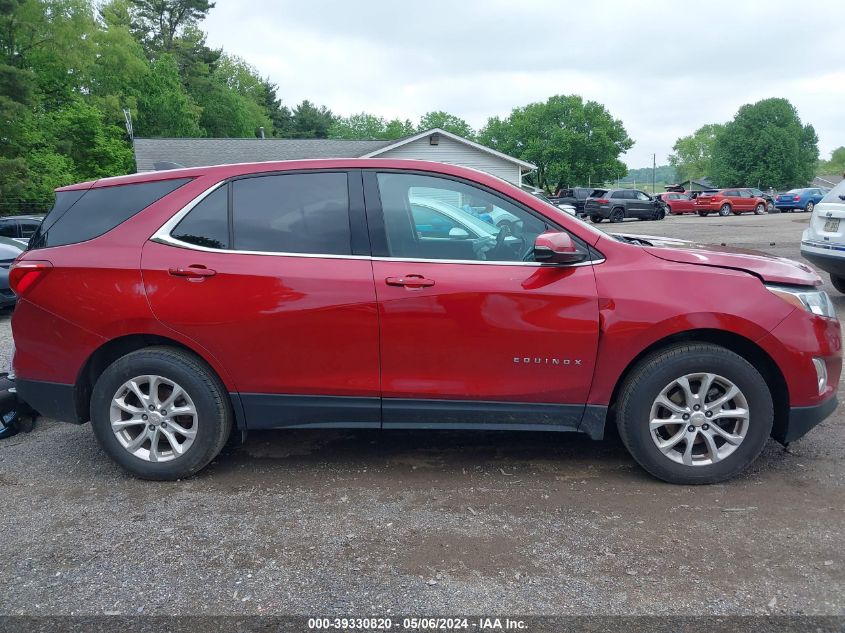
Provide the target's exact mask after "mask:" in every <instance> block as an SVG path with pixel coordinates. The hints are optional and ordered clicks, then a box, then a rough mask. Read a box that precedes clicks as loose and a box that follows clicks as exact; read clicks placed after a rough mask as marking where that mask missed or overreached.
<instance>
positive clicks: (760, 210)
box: [754, 202, 766, 215]
mask: <svg viewBox="0 0 845 633" xmlns="http://www.w3.org/2000/svg"><path fill="white" fill-rule="evenodd" d="M765 212H766V205H765V204H763V203H762V202H761V203H760V204H758V205H757V206H756V207H754V213H755V215H763V214H764V213H765Z"/></svg>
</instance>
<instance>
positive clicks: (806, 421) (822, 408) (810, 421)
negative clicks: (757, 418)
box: [772, 396, 839, 444]
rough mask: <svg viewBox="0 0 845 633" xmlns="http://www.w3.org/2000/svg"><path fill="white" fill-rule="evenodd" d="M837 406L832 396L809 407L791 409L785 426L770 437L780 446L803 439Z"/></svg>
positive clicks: (837, 402) (834, 397)
mask: <svg viewBox="0 0 845 633" xmlns="http://www.w3.org/2000/svg"><path fill="white" fill-rule="evenodd" d="M838 405H839V401H838V400H837V399H836V396H832V397H830V398H828V399H827V400H825V401H824V402H821V403H819V404H816V405H813V406H811V407H791V408H790V409H789V419H788V420H787V422H786V424H785V425H781V428H778V429H775V430H774V431H773V432H772V437H773V438H775V439H776V440H777V441H778V442H780V443H781V444H789V443H790V442H794V441H795V440H797V439H799V438H802V437H804V436H805V435H806V434H807V433H808V432H809V431H810V430H811V429H812V428H813V427H815V426H816V425H817V424H819V423H820V422H822V421H823V420H824V419H825V418H827V417H828V416H829V415H830V414H831V413H833V412H834V411H835V410H836V407H837V406H838Z"/></svg>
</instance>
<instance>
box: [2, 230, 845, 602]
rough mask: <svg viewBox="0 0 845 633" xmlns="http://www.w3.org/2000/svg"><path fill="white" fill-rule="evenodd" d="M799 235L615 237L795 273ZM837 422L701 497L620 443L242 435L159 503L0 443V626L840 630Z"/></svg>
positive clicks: (89, 461)
mask: <svg viewBox="0 0 845 633" xmlns="http://www.w3.org/2000/svg"><path fill="white" fill-rule="evenodd" d="M806 222H807V216H806V215H805V214H795V215H792V214H782V215H767V216H742V217H729V218H719V217H715V216H712V217H708V218H699V217H692V216H689V217H679V218H668V219H666V220H665V221H663V222H636V221H634V222H627V223H625V224H624V226H620V225H614V227H613V228H614V230H619V231H621V232H637V233H644V234H658V235H667V236H672V237H681V238H688V239H695V240H699V241H705V242H716V243H726V244H730V245H740V246H745V247H755V248H759V249H762V250H765V251H768V252H771V253H775V254H778V255H783V256H787V257H791V258H795V259H799V258H800V255H799V251H798V249H799V241H800V236H801V231H802V230H803V228H804V226H805V225H806ZM601 227H602V228H605V229H607V228H608V225H607V224H606V223H605V224H602V225H601ZM826 286H827V289H828V291H829V292H831V296H832V297H833V300H834V302H835V304H836V306H837V309H838V310H839V314H840V316H843V313H845V297H843V296H842V295H839V294H838V293H836V291H834V290H833V289H832V288H831V287H830V286H829V284H826ZM8 330H9V323H8V315H4V316H2V317H0V332H2V335H1V336H2V339H0V356H2V355H5V356H7V355H8V353H9V345H10V338H9V333H8ZM840 399H842V393H841V391H840ZM843 416H845V407H842V408H840V410H839V411H838V412H837V413H836V414H834V415H833V416H832V417H831V418H830V419H829V420H827V421H826V422H825V423H824V424H822V425H821V426H819V427H818V428H816V429H815V430H814V431H813V432H811V433H810V434H809V435H808V436H806V437H805V438H804V439H802V440H800V441H798V442H795V443H794V444H793V445H792V446H791V447H790V449H789V451H785V450H784V449H783V448H782V447H781V446H780V445H778V444H776V443H775V442H774V441H770V442H769V444H768V446H767V448H766V449H765V451H764V453H763V455H762V456H761V457H760V459H759V460H758V461H757V462H756V463H755V464H754V466H753V467H752V468H751V469H750V471H749V472H748V473H747V474H745V475H744V476H742V477H740V478H738V479H736V480H734V481H731V482H728V483H726V484H722V485H714V486H706V487H683V486H671V485H667V484H664V483H661V482H659V481H656V480H655V479H653V478H651V477H650V476H649V475H647V474H646V473H645V472H643V471H642V470H641V469H640V468H639V467H638V466H637V465H636V464H635V463H634V462H633V460H632V459H631V458H630V457H628V455H627V454H626V452H625V450H624V448H623V447H622V445H621V443H620V441H619V440H618V438H616V437H615V436H614V435H613V434H611V435H610V437H608V439H606V440H604V441H602V442H593V441H590V440H589V439H587V438H586V437H581V436H576V435H568V434H534V433H478V432H373V431H277V432H262V433H253V434H251V435H250V436H249V439H248V441H247V443H246V445H245V446H243V447H242V448H241V449H240V450H239V451H237V452H235V453H233V454H227V455H223V456H221V457H219V458H218V459H217V460H216V461H215V462H214V463H213V464H212V465H211V467H209V468H208V469H207V470H206V471H204V472H203V473H202V474H201V475H200V476H198V477H196V478H194V479H191V480H188V481H182V482H176V483H152V482H144V481H139V480H135V479H133V478H131V477H129V476H127V475H126V474H124V473H123V472H122V471H121V470H119V469H118V468H117V467H116V466H114V465H112V463H111V462H110V461H109V460H108V459H107V458H106V456H105V455H104V454H103V453H102V452H101V451H100V449H99V448H98V446H97V445H96V443H95V441H94V438H93V435H92V434H91V430H90V428H88V426H87V425H86V426H81V427H79V426H71V425H68V424H63V423H59V422H54V421H51V420H40V421H39V422H38V423H37V424H36V427H35V430H34V431H33V432H32V433H29V434H21V435H18V436H16V437H14V438H12V439H9V440H5V441H2V442H0V587H2V591H0V614H40V615H45V614H104V613H105V614H126V615H136V614H156V615H165V614H298V615H308V616H318V615H328V614H333V615H334V614H338V615H344V614H353V615H389V614H406V615H407V614H413V615H422V614H440V615H448V614H508V613H518V614H524V615H528V614H563V613H566V614H598V613H602V614H654V615H663V614H768V613H771V614H784V613H786V614H818V615H821V614H829V615H843V614H845V557H843V552H845V548H843V545H842V544H843V536H845V471H843V467H842V466H843V460H845V426H843Z"/></svg>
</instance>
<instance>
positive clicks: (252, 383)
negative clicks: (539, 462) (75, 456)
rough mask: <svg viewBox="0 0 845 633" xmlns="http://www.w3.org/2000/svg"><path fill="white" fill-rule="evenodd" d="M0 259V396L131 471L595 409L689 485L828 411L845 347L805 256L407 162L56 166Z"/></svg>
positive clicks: (728, 472) (579, 416) (532, 425)
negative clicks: (4, 388) (726, 241)
mask: <svg viewBox="0 0 845 633" xmlns="http://www.w3.org/2000/svg"><path fill="white" fill-rule="evenodd" d="M505 214H507V216H508V217H512V220H510V221H509V222H507V223H501V224H500V225H496V224H495V223H493V222H492V221H491V220H490V218H493V217H504V215H505ZM10 280H11V284H12V288H13V289H14V291H15V292H16V293H17V295H18V297H19V301H18V307H17V310H16V311H15V313H14V316H13V323H12V325H13V332H14V342H15V346H16V347H15V353H14V363H13V369H14V372H15V374H16V381H17V382H16V385H17V391H18V394H19V396H20V397H21V398H22V399H23V400H24V401H26V402H27V403H29V404H30V405H31V406H32V407H33V408H34V409H36V410H37V411H39V412H40V413H41V414H42V415H45V416H51V417H54V418H58V419H61V420H67V421H70V422H75V423H83V422H86V421H89V420H90V421H91V425H92V427H93V431H94V434H95V436H96V438H97V440H98V441H99V443H100V445H101V446H102V448H103V450H104V451H105V452H106V453H108V455H109V456H110V457H111V458H112V459H114V460H115V461H116V462H118V463H119V464H120V465H121V466H123V467H124V468H125V469H127V470H128V471H130V472H132V473H134V474H135V475H137V476H139V477H143V478H148V479H177V478H183V477H187V476H190V475H191V474H193V473H196V472H197V471H199V470H200V469H202V468H203V467H205V466H206V465H207V464H208V463H209V462H210V461H211V460H212V459H213V458H214V457H215V456H216V455H217V454H218V452H219V451H220V450H221V448H222V447H223V446H224V444H225V443H226V442H227V440H228V438H229V436H230V435H231V434H232V433H233V432H244V431H246V430H252V429H269V428H274V429H278V428H285V429H289V428H304V427H308V428H381V429H484V430H490V429H494V430H495V429H498V430H527V431H577V432H581V433H585V434H587V435H588V436H589V437H591V438H594V439H601V438H602V437H603V434H604V433H605V429H606V426H607V425H608V424H614V423H615V424H616V425H617V427H618V429H619V434H620V436H621V438H622V441H623V442H624V444H625V446H626V447H627V448H628V450H629V451H630V453H631V455H632V456H633V458H634V459H635V460H636V461H637V462H638V463H639V464H641V465H642V467H643V468H645V469H646V470H647V471H648V472H650V473H652V474H653V475H655V476H656V477H659V478H661V479H664V480H666V481H669V482H675V483H685V484H698V483H710V482H715V481H719V480H724V479H727V478H729V477H731V476H733V475H736V474H737V473H739V472H740V471H742V470H743V469H744V468H746V467H747V466H748V465H749V464H750V463H751V462H752V461H753V460H754V459H755V458H756V457H757V456H758V455H759V453H760V451H761V450H762V448H763V446H764V444H765V443H766V441H767V439H768V438H769V437H770V436H771V437H774V438H775V439H776V440H778V441H779V442H781V443H788V442H790V441H792V440H795V439H797V438H799V437H801V436H802V435H804V434H805V433H806V432H807V431H809V430H810V429H811V428H812V427H813V426H815V425H816V424H818V423H819V422H820V421H821V420H823V419H824V418H825V417H826V416H828V415H829V414H830V413H831V412H832V411H833V410H834V409H835V407H836V404H837V402H836V388H837V385H838V383H839V375H840V371H841V365H842V348H841V347H842V346H841V336H840V329H839V322H838V321H837V319H836V314H835V311H834V308H833V306H832V304H831V301H830V299H829V298H828V296H827V294H826V293H825V292H823V291H822V290H821V289H820V288H819V284H820V283H821V282H820V279H819V277H818V276H817V275H816V273H815V272H813V270H812V269H810V268H809V267H807V266H805V265H802V264H798V263H795V262H792V261H789V260H785V259H781V258H777V257H770V256H767V255H764V254H762V253H756V252H750V251H742V250H736V249H729V248H717V247H705V246H700V245H697V244H693V243H690V242H682V241H677V240H667V239H660V238H642V237H632V236H624V235H609V234H605V233H603V232H601V231H599V230H597V229H596V228H594V227H591V226H589V225H588V224H586V223H585V222H582V221H580V220H578V219H575V218H573V217H571V216H569V215H567V214H566V213H563V212H561V211H560V210H559V209H557V208H556V207H554V206H551V205H549V204H547V203H545V202H544V201H542V200H541V199H539V198H537V197H535V196H532V195H530V194H528V193H527V192H524V191H522V190H520V189H518V188H516V187H514V186H512V185H510V184H507V183H505V182H504V181H503V180H500V179H498V178H495V177H493V176H490V175H487V174H484V173H481V172H478V171H474V170H471V169H466V168H462V167H455V166H449V165H442V164H437V163H428V162H419V161H404V160H373V159H350V160H320V161H317V160H315V161H292V162H274V163H257V164H240V165H223V166H215V167H197V168H189V169H178V170H173V171H164V172H153V173H142V174H135V175H130V176H123V177H118V178H106V179H102V180H97V181H95V182H86V183H82V184H77V185H72V186H69V187H63V188H61V189H58V190H57V195H56V201H55V205H54V207H53V209H52V210H51V211H50V213H49V215H48V216H47V217H46V219H45V220H44V222H43V224H41V226H40V228H39V229H38V231H37V233H36V234H35V235H34V236H33V237H32V239H31V241H30V244H29V248H28V250H27V251H25V252H24V253H23V254H22V255H21V256H20V257H19V258H18V259H17V260H16V262H15V263H14V265H13V267H12V269H11V272H10Z"/></svg>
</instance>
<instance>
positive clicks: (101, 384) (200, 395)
mask: <svg viewBox="0 0 845 633" xmlns="http://www.w3.org/2000/svg"><path fill="white" fill-rule="evenodd" d="M142 375H158V376H162V377H164V378H167V379H169V380H173V381H174V382H176V383H177V384H179V385H180V386H181V387H182V388H183V389H184V390H185V391H186V392H187V393H188V394H189V395H190V397H191V399H192V400H193V403H194V406H195V407H196V411H197V423H196V427H197V430H196V437H195V439H194V440H193V444H192V445H191V446H190V447H189V448H188V449H187V450H186V451H185V453H184V454H183V455H180V456H178V457H176V458H174V459H172V460H171V461H164V462H158V463H154V462H150V461H146V460H144V459H141V458H139V457H136V456H135V455H133V454H132V453H130V452H129V451H128V450H127V449H126V448H124V447H123V445H121V444H120V442H119V441H118V439H117V437H116V436H115V434H114V433H113V432H112V429H111V422H110V420H109V411H110V408H111V403H112V398H113V397H114V396H115V394H116V393H117V391H118V389H120V387H121V386H122V385H123V384H124V383H125V382H126V381H128V380H131V379H132V378H134V377H136V376H142ZM232 419H233V414H232V405H231V402H230V401H229V396H228V392H227V391H226V388H225V386H224V385H223V383H222V382H221V380H220V378H219V377H218V376H217V375H216V374H215V373H214V372H213V371H212V369H211V368H210V367H208V365H206V364H205V363H204V362H203V361H202V360H201V359H199V358H197V357H196V356H194V355H192V354H189V353H187V352H184V351H182V350H179V349H175V348H172V347H148V348H145V349H141V350H138V351H135V352H131V353H129V354H127V355H126V356H123V357H122V358H119V359H118V360H116V361H115V362H113V363H112V364H111V365H109V366H108V367H107V368H106V370H105V371H104V372H103V373H102V374H101V375H100V377H99V378H98V379H97V383H96V384H95V385H94V390H93V393H92V395H91V426H92V428H93V430H94V435H95V436H96V438H97V441H98V442H99V444H100V446H101V447H102V448H103V450H104V451H105V452H106V453H107V454H108V455H109V457H111V458H112V459H113V460H114V461H116V462H117V463H118V464H119V465H120V466H122V467H123V468H124V469H126V470H128V471H129V472H130V473H132V474H133V475H136V476H137V477H140V478H141V479H153V480H174V479H184V478H185V477H190V476H191V475H194V474H196V473H197V472H199V471H200V470H202V469H203V468H204V467H205V466H207V465H208V464H209V462H211V460H212V459H214V458H215V457H216V456H217V455H218V453H220V450H221V449H222V448H223V446H224V445H225V444H226V441H227V440H228V439H229V435H230V431H231V429H232Z"/></svg>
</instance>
